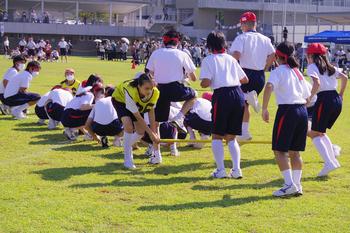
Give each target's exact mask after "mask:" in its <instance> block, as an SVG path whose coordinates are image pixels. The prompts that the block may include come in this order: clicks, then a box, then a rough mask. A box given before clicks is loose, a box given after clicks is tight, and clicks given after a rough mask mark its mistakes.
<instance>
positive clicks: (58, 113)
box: [46, 102, 64, 121]
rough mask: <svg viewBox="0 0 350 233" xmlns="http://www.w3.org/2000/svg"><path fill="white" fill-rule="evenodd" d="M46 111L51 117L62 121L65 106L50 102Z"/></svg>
mask: <svg viewBox="0 0 350 233" xmlns="http://www.w3.org/2000/svg"><path fill="white" fill-rule="evenodd" d="M46 111H47V114H48V115H49V117H50V118H51V119H53V120H55V121H60V120H61V119H62V116H63V111H64V107H63V106H62V105H60V104H58V103H52V102H50V103H48V104H47V105H46Z"/></svg>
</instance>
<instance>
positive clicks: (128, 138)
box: [123, 132, 133, 165]
mask: <svg viewBox="0 0 350 233" xmlns="http://www.w3.org/2000/svg"><path fill="white" fill-rule="evenodd" d="M132 138H133V134H132V133H127V132H124V140H123V141H124V144H123V147H124V164H127V165H131V164H133V155H132V143H131V142H132Z"/></svg>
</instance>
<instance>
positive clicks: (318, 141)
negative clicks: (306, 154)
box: [312, 137, 335, 166]
mask: <svg viewBox="0 0 350 233" xmlns="http://www.w3.org/2000/svg"><path fill="white" fill-rule="evenodd" d="M312 142H313V143H314V145H315V147H316V149H317V151H318V153H319V154H320V155H321V157H322V159H323V161H324V162H325V165H326V166H335V165H334V163H333V161H332V159H331V157H330V154H329V153H328V149H327V146H326V144H325V143H324V142H323V140H322V137H315V138H313V139H312Z"/></svg>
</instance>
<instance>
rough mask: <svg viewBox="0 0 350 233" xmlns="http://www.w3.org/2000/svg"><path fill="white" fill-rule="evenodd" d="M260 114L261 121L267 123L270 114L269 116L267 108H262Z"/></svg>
mask: <svg viewBox="0 0 350 233" xmlns="http://www.w3.org/2000/svg"><path fill="white" fill-rule="evenodd" d="M261 116H262V119H263V121H265V122H266V123H269V119H270V116H269V111H268V110H267V109H263V110H262V113H261Z"/></svg>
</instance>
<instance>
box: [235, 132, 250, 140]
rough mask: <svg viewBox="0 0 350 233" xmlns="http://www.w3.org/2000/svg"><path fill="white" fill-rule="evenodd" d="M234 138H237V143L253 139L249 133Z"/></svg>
mask: <svg viewBox="0 0 350 233" xmlns="http://www.w3.org/2000/svg"><path fill="white" fill-rule="evenodd" d="M236 138H237V141H239V142H244V141H250V140H252V139H253V137H252V135H251V134H250V133H248V134H242V135H238V136H237V137H236Z"/></svg>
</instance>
